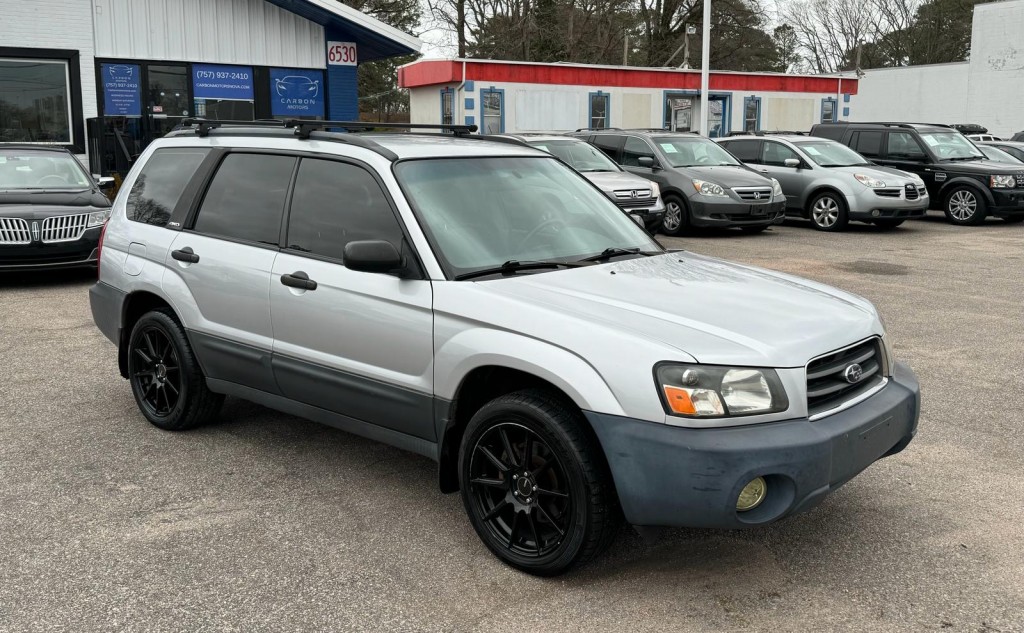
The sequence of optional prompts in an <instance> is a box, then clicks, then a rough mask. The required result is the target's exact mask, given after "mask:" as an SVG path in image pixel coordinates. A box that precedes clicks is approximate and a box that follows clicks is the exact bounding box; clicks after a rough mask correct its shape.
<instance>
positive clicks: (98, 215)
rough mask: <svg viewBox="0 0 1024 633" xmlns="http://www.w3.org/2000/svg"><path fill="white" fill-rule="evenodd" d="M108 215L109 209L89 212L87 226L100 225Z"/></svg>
mask: <svg viewBox="0 0 1024 633" xmlns="http://www.w3.org/2000/svg"><path fill="white" fill-rule="evenodd" d="M109 217H110V209H103V210H102V211H93V212H92V213H90V214H89V224H88V225H87V226H90V227H93V226H101V225H102V224H103V223H104V222H106V221H107V218H109Z"/></svg>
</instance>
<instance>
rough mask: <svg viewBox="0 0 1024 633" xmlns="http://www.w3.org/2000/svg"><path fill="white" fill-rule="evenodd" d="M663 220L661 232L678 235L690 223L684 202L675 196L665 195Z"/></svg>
mask: <svg viewBox="0 0 1024 633" xmlns="http://www.w3.org/2000/svg"><path fill="white" fill-rule="evenodd" d="M664 199H665V220H664V221H663V222H662V224H661V232H662V233H664V234H665V235H673V236H674V235H679V234H680V233H682V232H683V231H684V230H686V227H687V226H689V225H690V217H689V214H688V213H687V211H686V204H685V203H683V201H682V200H680V199H679V198H677V197H675V196H665V198H664Z"/></svg>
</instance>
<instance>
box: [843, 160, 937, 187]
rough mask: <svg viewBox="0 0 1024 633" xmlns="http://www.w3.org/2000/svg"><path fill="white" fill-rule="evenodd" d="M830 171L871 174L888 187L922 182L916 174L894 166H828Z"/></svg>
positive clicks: (851, 174)
mask: <svg viewBox="0 0 1024 633" xmlns="http://www.w3.org/2000/svg"><path fill="white" fill-rule="evenodd" d="M828 169H829V170H830V171H836V172H842V173H845V174H850V176H851V178H852V176H853V175H854V174H864V175H865V176H871V177H872V178H877V179H878V180H881V181H882V182H884V183H885V184H886V186H890V187H903V186H905V185H908V184H911V183H913V184H918V183H919V182H922V183H923V182H924V181H922V180H921V179H920V178H918V177H917V176H914V175H912V174H909V173H907V172H905V171H901V170H899V169H896V168H894V167H883V166H882V165H856V166H854V167H829V168H828Z"/></svg>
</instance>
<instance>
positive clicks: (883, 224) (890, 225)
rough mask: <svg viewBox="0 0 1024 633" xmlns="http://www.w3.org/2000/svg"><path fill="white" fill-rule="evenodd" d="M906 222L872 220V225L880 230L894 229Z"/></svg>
mask: <svg viewBox="0 0 1024 633" xmlns="http://www.w3.org/2000/svg"><path fill="white" fill-rule="evenodd" d="M905 221H906V220H872V221H871V223H872V224H874V225H875V226H877V227H878V228H880V229H894V228H896V227H897V226H899V225H901V224H903V223H904V222H905Z"/></svg>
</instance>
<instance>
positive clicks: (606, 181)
mask: <svg viewBox="0 0 1024 633" xmlns="http://www.w3.org/2000/svg"><path fill="white" fill-rule="evenodd" d="M583 175H584V177H586V179H587V180H589V181H590V182H592V183H594V184H595V185H597V186H598V188H599V189H600V190H601V191H615V190H616V189H650V188H651V181H650V180H647V179H646V178H641V177H640V176H634V175H633V174H631V173H629V172H628V171H587V172H583Z"/></svg>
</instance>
